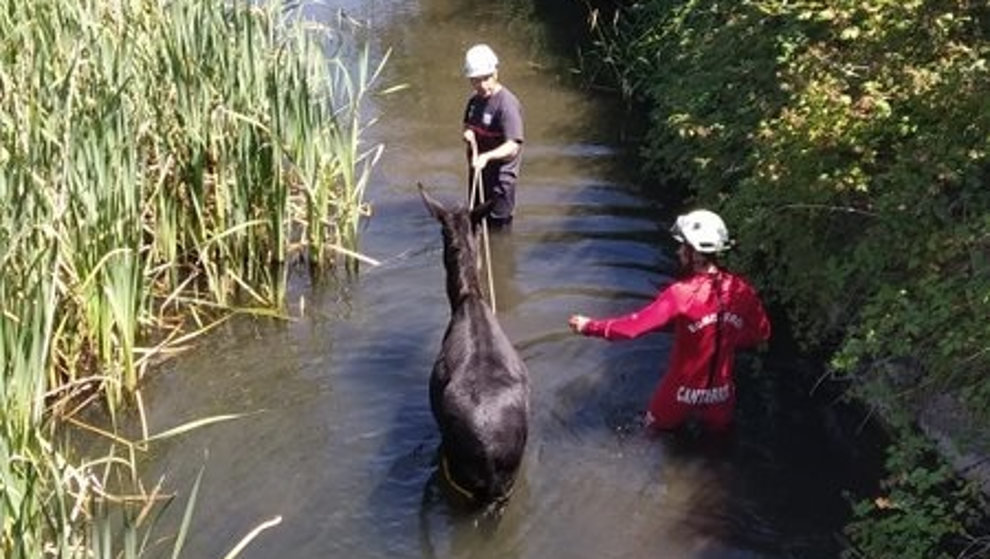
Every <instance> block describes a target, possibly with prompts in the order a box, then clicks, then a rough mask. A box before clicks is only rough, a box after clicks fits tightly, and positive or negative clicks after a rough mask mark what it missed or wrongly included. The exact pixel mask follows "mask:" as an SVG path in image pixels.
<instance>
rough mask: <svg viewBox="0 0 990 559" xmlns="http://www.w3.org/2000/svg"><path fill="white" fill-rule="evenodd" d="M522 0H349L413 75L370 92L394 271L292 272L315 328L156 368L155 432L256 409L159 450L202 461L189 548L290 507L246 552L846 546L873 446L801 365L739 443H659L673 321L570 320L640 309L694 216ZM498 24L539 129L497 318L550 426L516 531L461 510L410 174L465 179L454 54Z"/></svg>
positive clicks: (449, 185)
mask: <svg viewBox="0 0 990 559" xmlns="http://www.w3.org/2000/svg"><path fill="white" fill-rule="evenodd" d="M506 5H508V4H506ZM506 5H503V4H501V3H491V2H488V3H483V2H473V1H458V0H435V1H430V0H422V1H419V2H417V1H414V0H395V1H392V2H381V1H367V2H351V3H350V4H348V5H347V6H345V7H347V8H348V9H349V11H350V13H351V15H353V16H355V17H358V18H361V19H366V20H368V21H370V25H371V27H372V30H373V35H374V36H375V40H376V48H377V49H378V51H379V52H381V51H383V50H384V49H385V48H391V49H393V54H392V60H391V62H390V64H389V67H388V71H387V74H386V76H385V80H386V82H387V83H390V84H394V83H400V82H404V83H408V84H409V86H410V88H409V89H408V90H406V91H404V92H402V93H399V94H395V95H393V96H390V97H386V98H384V99H380V100H378V101H377V102H376V105H375V107H374V110H375V111H376V112H377V114H378V115H379V116H380V119H381V120H380V121H379V123H378V124H377V125H376V127H375V128H374V131H373V133H372V134H373V136H374V139H375V140H376V141H381V142H384V144H385V147H386V151H385V154H384V156H383V159H382V161H381V163H380V165H379V167H378V168H377V170H376V172H375V179H374V181H373V184H372V185H371V187H370V190H369V192H368V198H369V200H370V201H371V203H372V204H373V207H374V216H373V217H372V218H371V219H369V220H368V221H367V223H366V226H365V227H364V229H363V232H362V241H361V245H362V246H361V250H362V251H363V252H364V253H366V254H368V255H369V256H372V257H374V258H377V259H380V260H382V261H383V264H382V265H381V266H380V267H375V268H372V267H367V266H365V267H363V268H362V270H361V272H360V274H359V275H357V276H356V277H353V278H350V279H342V280H333V279H327V280H324V281H323V282H321V283H319V284H313V283H311V282H310V281H308V280H305V279H302V278H297V279H296V280H295V282H294V284H293V286H292V289H291V305H290V306H291V308H292V312H293V313H294V315H296V316H297V317H298V318H297V319H295V320H292V321H289V322H268V321H259V320H254V319H249V318H243V319H238V320H234V321H232V322H231V323H230V324H228V325H227V326H225V327H224V328H223V329H222V330H220V331H218V332H217V333H215V334H212V335H210V336H209V337H207V338H205V339H202V340H201V341H200V343H199V345H198V347H197V348H196V349H195V350H193V351H190V352H189V353H187V354H186V355H183V356H182V357H180V358H178V359H176V360H174V361H172V362H170V363H168V364H167V365H166V366H165V367H164V368H163V369H164V370H162V371H160V372H156V374H154V375H153V376H152V378H151V380H150V381H149V382H148V384H147V386H146V387H145V389H144V396H145V398H146V405H147V407H148V409H149V410H150V424H151V428H152V431H160V430H163V429H166V428H168V427H171V426H174V425H177V424H180V423H182V422H185V421H189V420H193V419H197V418H202V417H206V416H211V415H215V414H223V413H249V415H247V416H246V417H244V418H242V419H239V420H236V421H233V422H229V423H223V424H218V425H215V426H211V427H208V428H204V429H201V430H199V431H196V432H193V433H191V434H189V435H187V436H185V437H183V438H181V439H177V440H172V441H167V442H165V443H163V444H160V445H158V446H157V447H156V449H155V451H154V453H153V454H152V456H151V457H150V460H149V464H148V466H147V468H148V472H149V478H154V477H156V476H157V475H167V476H168V477H167V479H166V483H167V484H170V485H171V486H172V487H175V488H176V489H177V490H179V491H180V492H181V493H182V494H184V493H185V492H186V491H187V490H188V485H189V484H190V483H191V480H192V479H193V477H194V476H195V473H196V472H197V471H198V469H199V468H200V467H201V466H205V474H204V478H203V484H202V488H201V490H200V495H199V499H198V502H197V508H196V515H195V518H194V521H193V531H192V533H191V535H190V538H189V541H188V542H187V544H186V548H185V549H186V551H187V554H186V556H188V557H221V556H223V554H224V553H226V551H228V550H229V549H231V548H232V547H233V546H234V545H235V544H236V542H237V541H238V540H239V539H240V538H241V537H242V536H243V535H245V534H246V533H247V532H249V531H250V530H251V529H252V528H253V527H254V526H256V525H257V524H259V523H260V522H262V521H265V520H267V519H270V518H272V517H275V516H281V518H282V522H281V524H279V525H278V526H277V527H275V528H272V529H270V530H268V531H266V532H264V533H263V534H261V535H260V536H259V537H258V539H257V540H255V541H254V542H253V543H252V544H251V545H250V546H249V547H248V549H247V551H245V552H244V553H243V554H242V557H250V558H268V557H282V558H290V557H293V558H295V557H300V558H308V557H362V558H363V557H389V558H393V557H519V558H544V557H566V558H585V557H587V558H600V557H617V558H619V557H621V558H624V557H630V558H634V557H646V556H649V557H763V556H768V557H787V556H794V557H818V556H820V557H829V556H834V555H836V554H837V552H838V549H839V543H838V540H837V538H836V533H837V532H838V531H839V530H841V526H842V523H843V522H844V520H845V519H846V516H847V514H848V510H847V508H848V507H847V506H846V503H845V501H844V499H843V497H842V496H841V491H842V489H843V488H847V487H850V486H853V485H855V484H857V483H860V482H861V481H862V478H863V477H864V473H863V460H864V459H863V457H862V456H861V455H860V454H859V452H860V451H859V450H858V449H857V446H856V443H855V441H853V444H851V445H850V444H846V442H845V441H837V440H836V437H835V436H834V429H832V427H831V426H832V425H834V424H835V423H837V422H838V421H839V420H838V419H837V418H836V414H835V412H834V410H832V409H831V408H830V407H828V406H827V403H822V402H818V401H814V400H812V399H811V398H809V397H808V396H807V395H806V392H807V390H806V387H805V388H802V387H801V386H800V385H799V384H797V383H795V382H794V381H793V378H795V377H797V376H798V374H799V373H800V371H799V370H798V369H799V368H800V367H801V365H798V364H796V362H787V361H780V360H776V361H771V360H767V361H766V362H764V363H763V364H762V366H761V365H759V363H757V361H756V360H753V359H743V360H742V365H741V373H740V407H739V410H738V415H737V417H738V420H739V421H738V428H737V430H736V433H735V436H734V438H733V439H731V440H729V441H727V442H725V441H723V442H718V441H711V440H706V439H695V438H693V437H691V436H690V435H687V436H682V437H670V436H667V437H660V438H651V437H647V436H646V435H644V434H643V433H642V432H641V431H640V430H639V428H638V421H639V417H640V415H641V413H642V411H643V409H644V407H645V404H646V401H647V399H648V397H649V395H650V393H651V390H652V389H653V387H654V385H655V383H656V382H657V380H658V378H659V375H660V374H661V371H662V365H663V362H664V361H665V359H666V355H667V349H668V347H669V339H668V337H667V336H666V335H653V336H650V337H648V338H645V339H642V340H637V341H634V342H626V343H621V344H609V343H607V342H604V341H601V340H591V339H586V338H581V337H577V336H573V335H571V334H569V332H568V330H567V326H566V320H567V317H568V316H569V315H570V314H571V313H573V312H583V313H587V314H591V315H604V314H614V313H620V312H625V311H628V310H631V309H632V308H634V307H636V306H637V305H641V304H643V303H644V302H646V301H647V300H648V299H649V298H650V297H652V295H653V294H654V293H655V292H656V290H657V288H658V286H660V285H662V284H663V283H664V282H665V281H666V279H667V277H668V275H669V274H670V273H671V267H672V265H673V261H672V258H673V252H672V249H673V247H672V245H671V244H670V241H669V240H668V239H667V235H666V233H665V231H666V225H665V223H668V222H669V219H670V215H671V212H673V211H675V210H676V208H666V207H664V206H663V205H662V204H661V203H659V202H658V201H657V200H656V199H655V197H651V196H649V195H648V194H645V193H643V192H642V191H641V189H639V188H638V187H637V185H636V184H634V183H633V182H632V180H631V179H630V177H631V173H628V172H627V170H628V169H629V165H630V161H631V155H632V154H633V153H634V151H635V149H636V146H634V145H626V144H624V143H623V142H622V138H623V137H625V130H624V129H623V127H622V124H621V123H622V122H623V120H624V119H627V118H629V117H627V116H625V115H624V114H623V112H622V110H621V107H619V106H617V104H616V102H615V100H610V99H609V98H603V97H601V96H596V95H594V94H592V93H590V92H588V91H584V90H582V89H579V88H576V87H574V86H573V85H571V84H570V81H569V80H568V79H567V76H566V74H567V71H568V69H567V67H566V66H564V65H562V64H561V62H560V61H559V60H558V59H557V58H556V57H555V56H554V55H553V54H552V53H551V52H549V50H547V49H546V48H545V45H546V41H545V40H544V38H543V36H542V35H541V34H540V27H539V25H538V24H536V23H534V22H532V21H529V20H527V19H526V18H525V17H523V16H519V15H512V16H511V17H509V18H508V19H506V18H502V17H499V16H500V15H501V14H502V12H501V11H500V10H504V9H506V8H505V6H506ZM510 11H512V10H510ZM496 12H498V13H496ZM311 13H313V14H319V13H322V12H320V10H316V9H314V10H313V11H312V12H311ZM480 40H484V41H487V42H489V43H490V44H491V45H492V46H493V47H494V48H495V50H496V52H498V54H499V56H500V58H501V60H502V65H501V67H502V79H503V82H504V83H505V84H506V85H508V86H509V87H510V88H511V89H512V90H513V91H514V92H515V93H516V94H517V95H518V96H519V97H520V99H521V100H522V102H523V104H524V106H525V111H526V112H525V123H526V133H527V138H526V147H525V159H524V164H523V177H522V180H521V182H520V187H519V193H518V206H517V219H516V223H515V224H514V226H513V230H512V232H511V234H508V235H498V236H496V237H495V238H494V239H493V247H492V248H493V254H494V261H495V264H494V276H495V291H496V295H497V298H496V302H497V311H498V316H499V318H500V320H501V322H502V325H503V327H504V329H505V330H506V332H507V334H508V335H509V337H510V339H512V340H513V342H514V343H515V344H516V346H517V348H518V349H519V351H520V353H521V355H522V357H523V358H524V360H525V361H526V363H527V365H528V367H529V370H530V373H531V386H532V390H533V393H532V418H531V432H530V444H529V446H528V450H527V456H526V459H525V462H524V465H523V468H522V471H521V474H520V481H519V483H518V485H517V487H516V491H515V493H514V495H513V498H512V500H511V501H510V503H509V505H508V507H507V509H506V510H505V514H504V517H503V518H502V520H501V522H500V523H499V524H498V525H497V526H495V527H490V526H485V525H477V524H476V523H475V522H474V519H473V518H471V517H470V516H466V515H464V514H462V513H460V512H458V511H457V510H455V509H453V508H452V507H451V506H450V505H449V503H448V502H447V501H446V500H445V499H444V498H443V496H442V494H441V493H440V491H439V490H438V486H437V484H436V483H435V480H434V474H435V470H436V469H435V462H434V454H435V449H436V446H437V444H438V442H439V436H438V433H437V431H436V427H435V424H434V422H433V418H432V416H431V415H430V411H429V404H428V396H427V379H428V376H429V371H430V368H431V366H432V363H433V359H434V357H435V354H436V351H437V349H438V347H439V343H440V339H441V336H442V335H443V330H444V327H445V326H446V322H447V319H448V316H449V310H448V306H447V301H446V298H445V294H444V288H443V267H442V262H441V253H440V250H441V242H440V233H439V226H438V225H437V224H436V223H435V222H434V221H433V220H432V219H431V218H430V217H429V216H428V214H427V212H426V210H425V208H424V207H423V205H422V202H421V201H420V200H419V197H418V195H417V193H416V188H415V184H416V182H418V181H419V182H423V183H424V184H426V185H428V186H429V187H430V188H431V191H432V193H433V194H434V195H435V196H436V197H438V198H441V199H445V200H448V201H450V200H458V199H460V198H461V197H462V196H464V195H465V185H464V178H465V169H464V154H463V148H462V144H461V143H460V140H459V133H460V124H459V123H460V117H461V111H462V109H463V104H464V102H465V100H466V96H467V94H468V91H469V90H468V84H467V83H466V80H464V79H463V78H462V77H461V76H460V74H459V69H460V64H461V55H462V54H461V53H462V52H463V50H464V49H465V48H466V47H467V46H469V45H470V44H471V43H473V42H475V41H480ZM301 302H304V304H301ZM303 310H304V313H303V314H301V315H300V313H301V312H303ZM183 506H184V501H183V500H182V499H181V497H180V500H179V501H178V502H177V503H175V504H174V505H173V507H172V509H171V511H170V512H169V514H168V515H166V517H165V518H164V520H163V523H162V525H161V526H160V528H159V529H158V532H159V533H169V532H174V531H175V530H176V527H177V525H178V522H179V517H180V516H181V509H182V507H183Z"/></svg>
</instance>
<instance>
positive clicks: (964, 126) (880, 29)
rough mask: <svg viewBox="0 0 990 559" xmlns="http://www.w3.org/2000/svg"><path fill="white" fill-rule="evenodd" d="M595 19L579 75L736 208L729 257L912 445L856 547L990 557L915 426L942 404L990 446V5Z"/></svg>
mask: <svg viewBox="0 0 990 559" xmlns="http://www.w3.org/2000/svg"><path fill="white" fill-rule="evenodd" d="M592 4H595V2H592ZM598 4H601V2H599V3H598ZM595 15H596V16H597V19H596V20H595V24H596V26H597V27H596V30H597V32H598V33H599V38H600V41H599V43H598V45H597V51H596V61H597V65H595V64H590V65H589V66H588V67H586V68H585V70H587V71H588V72H590V73H592V74H593V75H594V76H596V79H598V80H605V81H607V82H608V83H611V84H618V85H619V86H620V87H621V88H622V90H623V91H624V93H626V94H627V95H629V96H630V97H632V98H635V99H638V100H640V101H643V102H644V103H645V104H646V105H647V106H648V107H649V109H650V112H649V119H650V126H649V131H648V133H647V135H646V138H645V144H644V146H643V149H642V155H643V158H644V160H645V162H646V166H647V170H648V171H649V172H650V174H651V175H653V176H664V177H667V184H665V185H664V186H666V187H677V188H683V189H684V190H685V192H686V193H687V194H688V196H689V198H690V199H691V200H693V201H695V202H697V203H699V204H704V205H707V206H712V207H715V208H717V209H718V210H719V211H720V212H722V213H724V214H725V216H726V218H727V220H728V221H729V223H731V224H732V226H733V231H734V234H735V236H736V237H737V239H738V241H739V243H740V250H738V251H736V252H735V254H734V255H733V259H734V260H735V264H736V265H738V266H741V267H742V268H744V269H745V270H746V271H747V272H748V274H749V275H750V276H751V277H752V278H753V279H754V280H755V281H756V282H757V283H758V284H759V285H760V286H761V287H762V289H763V291H764V292H765V293H767V294H768V296H770V297H771V298H772V299H773V301H774V302H775V303H777V306H779V307H780V308H782V309H785V310H786V312H787V315H788V319H789V321H790V330H792V331H793V332H794V333H795V334H796V336H797V338H798V341H799V343H800V344H801V345H802V347H803V349H805V350H807V351H809V352H814V353H817V354H821V355H826V356H829V360H830V363H831V365H832V371H833V377H832V380H834V381H835V382H837V383H844V384H846V385H848V388H849V392H850V394H852V395H854V396H855V397H857V398H859V399H860V400H862V401H864V402H866V403H867V404H868V405H870V406H871V407H873V408H875V409H878V410H882V411H883V415H884V416H885V417H886V418H887V421H888V422H889V424H890V426H891V427H893V428H894V429H896V430H898V431H899V432H900V434H901V435H900V437H899V438H900V441H901V442H900V443H899V444H896V445H894V446H893V447H892V449H891V451H890V458H889V462H888V466H889V467H890V478H889V480H887V482H886V483H885V486H884V489H885V493H884V495H881V496H876V497H877V498H876V499H875V500H870V501H864V502H861V503H859V504H858V505H857V506H856V507H855V512H856V521H855V522H854V523H853V525H851V526H850V528H849V530H848V531H847V532H848V535H849V536H850V538H851V540H852V544H853V548H854V549H855V550H859V551H861V552H863V553H864V554H865V555H866V556H871V557H879V556H897V557H932V556H935V555H936V554H938V553H947V552H949V551H951V552H953V554H960V555H966V554H970V555H977V554H979V553H981V552H982V553H987V552H990V536H988V534H987V533H986V531H985V530H986V527H985V526H984V527H983V528H982V530H983V531H982V532H981V531H980V530H981V529H980V528H977V527H976V526H975V525H974V522H975V520H974V516H978V515H979V514H980V513H981V512H985V510H987V509H986V508H985V503H984V502H981V499H982V498H981V497H980V496H979V495H978V494H976V493H974V492H972V491H970V489H967V488H966V487H965V486H964V485H962V484H960V483H959V482H958V480H957V479H956V478H955V477H954V476H953V475H952V474H951V471H950V470H949V469H947V468H945V466H944V464H942V463H940V461H939V459H938V458H937V457H935V456H934V454H933V453H931V452H930V451H931V446H930V443H922V442H921V441H923V439H920V438H919V437H917V436H916V434H915V431H914V426H915V421H914V419H915V418H916V417H917V416H918V415H919V413H920V412H921V411H923V410H927V409H929V408H930V407H931V406H932V404H933V402H934V401H935V398H936V397H937V398H938V399H939V400H940V401H941V402H942V404H943V405H946V404H945V402H948V404H947V405H948V407H949V408H950V409H951V410H952V411H953V413H958V414H962V415H963V416H964V417H966V418H967V419H966V420H965V421H963V422H962V423H963V424H966V425H968V426H969V427H971V428H972V427H973V426H975V428H973V429H971V430H970V432H968V433H965V432H962V431H956V430H950V431H951V432H949V433H948V434H949V435H950V437H949V438H950V439H951V444H952V445H953V446H954V448H955V451H957V452H958V453H959V454H962V453H965V452H973V453H983V456H987V455H988V453H990V441H988V440H987V433H990V376H988V375H987V374H986V371H987V370H988V369H990V345H988V342H987V340H988V339H990V321H988V320H987V319H986V317H987V316H988V315H990V102H988V99H990V5H988V4H987V3H985V2H970V1H967V0H898V1H888V0H800V1H797V2H795V1H784V0H739V1H738V2H716V1H714V0H677V1H666V0H665V1H660V0H645V1H632V2H623V3H622V7H621V8H619V9H618V10H617V11H616V13H615V14H614V15H615V17H611V14H607V13H605V12H595ZM943 442H944V441H943ZM926 445H927V446H926ZM951 453H952V452H951V449H950V454H951ZM850 553H855V551H854V550H850Z"/></svg>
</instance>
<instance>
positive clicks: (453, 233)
mask: <svg viewBox="0 0 990 559" xmlns="http://www.w3.org/2000/svg"><path fill="white" fill-rule="evenodd" d="M418 186H419V195H420V197H422V199H423V203H424V204H426V209H427V210H429V212H430V215H432V216H433V217H434V218H435V219H436V220H437V221H439V222H440V226H441V229H442V231H443V265H444V268H445V269H446V270H447V297H448V299H450V304H451V306H452V307H453V306H455V305H456V304H457V302H459V301H460V300H461V299H462V298H463V297H464V296H465V295H468V294H472V293H473V294H480V293H481V284H480V282H479V280H478V266H479V261H478V229H479V226H480V224H481V220H482V219H484V218H485V216H487V215H488V214H489V213H491V211H492V207H493V205H494V204H493V202H492V201H491V200H489V201H488V202H485V203H484V204H482V205H480V206H477V207H476V208H474V209H473V210H470V211H468V209H467V208H465V207H457V208H454V209H448V208H447V207H445V206H444V205H443V204H441V203H440V202H438V201H436V200H434V199H433V198H432V197H431V196H430V195H429V194H427V192H426V188H424V187H423V185H422V184H419V185H418Z"/></svg>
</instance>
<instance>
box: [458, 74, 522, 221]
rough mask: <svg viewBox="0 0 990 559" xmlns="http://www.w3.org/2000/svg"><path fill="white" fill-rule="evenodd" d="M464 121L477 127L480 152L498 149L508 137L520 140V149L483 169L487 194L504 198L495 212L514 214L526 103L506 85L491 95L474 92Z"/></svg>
mask: <svg viewBox="0 0 990 559" xmlns="http://www.w3.org/2000/svg"><path fill="white" fill-rule="evenodd" d="M464 125H465V126H466V127H467V128H469V129H471V130H473V131H474V136H475V138H476V139H477V141H478V152H479V153H483V152H486V151H489V150H492V149H495V148H497V147H498V146H500V145H502V143H504V142H505V141H506V140H515V141H516V142H518V143H519V144H520V148H519V152H518V153H516V155H515V156H514V157H512V158H510V159H507V160H500V161H491V162H489V163H488V165H487V166H486V167H485V168H484V170H483V171H482V180H483V182H484V184H485V195H486V197H489V198H490V197H495V198H500V200H499V201H498V202H497V203H496V206H495V209H494V210H493V212H492V215H493V216H494V217H500V218H505V217H509V216H511V215H512V209H513V207H514V206H515V190H516V188H515V187H516V180H517V179H518V178H519V169H520V167H521V165H522V143H523V120H522V104H521V103H519V99H517V98H516V96H515V95H513V93H512V92H511V91H509V89H508V88H507V87H505V86H502V87H501V88H500V89H499V90H498V91H497V92H496V93H494V94H492V96H491V97H487V98H486V97H479V96H478V95H474V96H472V97H471V98H470V99H469V100H468V103H467V107H466V108H465V109H464Z"/></svg>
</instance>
